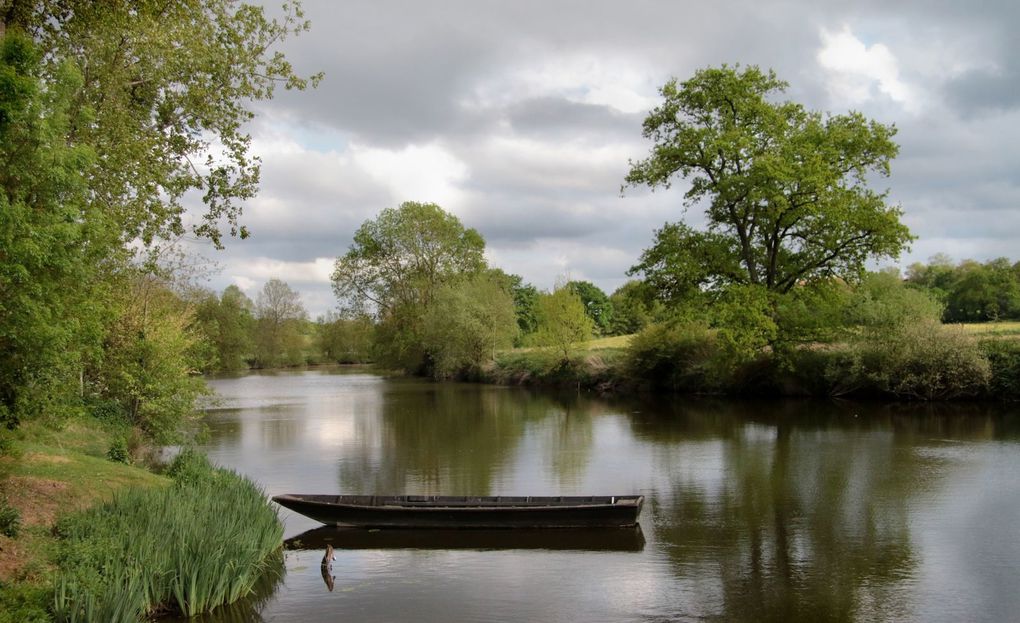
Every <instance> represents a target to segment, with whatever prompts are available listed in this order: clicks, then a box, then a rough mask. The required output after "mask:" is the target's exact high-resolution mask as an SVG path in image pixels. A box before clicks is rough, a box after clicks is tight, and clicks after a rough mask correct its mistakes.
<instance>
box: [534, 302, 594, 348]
mask: <svg viewBox="0 0 1020 623" xmlns="http://www.w3.org/2000/svg"><path fill="white" fill-rule="evenodd" d="M593 328H594V323H593V322H592V319H591V317H589V316H588V314H587V313H586V312H585V309H584V303H583V302H582V301H581V297H579V296H578V295H577V293H576V292H574V291H573V290H572V289H570V288H569V287H567V286H566V285H558V286H557V287H556V288H555V289H554V290H553V291H552V292H550V293H548V294H542V295H540V296H539V297H538V331H537V332H536V333H535V340H536V342H537V343H538V344H539V345H541V346H551V347H552V348H553V349H555V350H556V351H557V352H558V353H559V354H560V355H562V356H563V359H567V358H568V357H570V347H571V345H573V344H574V343H576V342H583V341H585V340H590V339H591V337H592V330H593Z"/></svg>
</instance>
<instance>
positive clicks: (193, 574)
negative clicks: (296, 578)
mask: <svg viewBox="0 0 1020 623" xmlns="http://www.w3.org/2000/svg"><path fill="white" fill-rule="evenodd" d="M182 465H186V469H177V470H176V474H175V470H174V469H171V472H170V473H171V475H177V474H181V475H183V474H186V475H187V476H186V477H184V478H178V479H177V480H175V485H174V486H172V487H165V488H161V489H140V490H129V491H127V492H125V493H122V494H120V495H118V496H116V497H115V498H114V500H113V501H111V502H110V503H108V504H104V505H102V506H99V507H97V508H93V509H90V510H88V511H84V512H82V513H78V514H75V515H73V516H70V517H68V518H66V519H65V520H63V521H61V522H60V523H59V524H58V532H59V534H60V536H61V537H63V543H62V546H61V550H60V551H61V556H60V558H61V560H60V573H59V576H58V578H57V582H56V591H55V596H54V606H53V610H54V614H55V617H56V619H57V620H58V621H68V622H77V621H137V620H138V619H139V618H142V617H144V616H146V615H148V614H152V613H155V612H160V611H176V612H180V613H181V614H184V615H186V616H194V615H196V614H199V613H202V612H208V611H209V610H212V609H213V608H215V607H217V606H220V605H223V604H229V603H232V602H234V601H237V600H238V599H240V598H241V597H244V596H246V595H248V594H250V593H251V592H252V589H253V586H255V584H256V583H257V582H258V581H259V579H260V578H262V577H263V576H264V575H265V574H266V573H267V572H269V573H273V572H275V573H279V566H280V562H279V561H280V557H279V556H274V555H273V554H274V553H277V552H278V550H279V549H280V547H281V543H282V537H283V528H282V526H281V524H280V521H279V518H278V516H277V511H276V509H275V508H274V507H273V506H272V505H271V504H270V503H269V501H268V499H267V498H266V496H265V494H264V493H263V492H262V490H261V489H259V488H258V487H257V486H256V485H255V484H254V483H252V482H251V481H250V480H248V479H246V478H244V477H241V476H239V475H237V474H235V473H234V472H231V471H227V470H223V469H215V468H213V467H211V466H210V465H209V464H208V462H207V461H206V460H205V459H204V457H200V456H199V457H198V458H196V455H194V454H190V455H185V456H183V457H181V458H179V459H178V467H180V466H182Z"/></svg>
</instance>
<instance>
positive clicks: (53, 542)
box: [0, 419, 170, 623]
mask: <svg viewBox="0 0 1020 623" xmlns="http://www.w3.org/2000/svg"><path fill="white" fill-rule="evenodd" d="M5 435H6V437H5V439H6V442H5V450H4V452H3V455H2V456H0V503H4V502H6V504H7V505H9V506H8V507H9V508H12V509H14V511H15V512H16V517H17V520H18V526H17V530H16V537H13V538H12V537H11V536H7V535H0V622H3V623H7V622H8V621H10V622H12V623H14V622H18V623H21V622H24V621H48V620H50V615H49V608H50V605H51V604H52V602H53V576H54V574H55V573H56V571H57V568H58V564H57V563H58V561H59V559H60V551H59V539H58V538H57V537H56V536H55V535H54V531H53V529H54V527H55V526H56V523H57V521H58V519H59V518H61V517H62V516H65V515H68V514H70V513H73V512H76V511H82V510H85V509H88V508H93V507H95V506H96V505H98V504H101V503H104V502H108V501H109V500H111V499H112V498H113V496H114V494H116V493H117V492H120V491H124V490H126V489H129V488H142V489H148V488H159V487H165V486H167V485H168V484H169V483H170V480H169V479H168V478H166V477H164V476H160V475H157V474H154V473H152V472H151V471H149V470H147V469H144V468H141V467H135V466H131V465H126V464H124V463H120V462H115V461H111V460H110V459H108V458H107V453H108V452H109V449H110V448H111V447H112V446H113V445H114V442H115V440H116V439H117V438H119V434H118V433H115V432H113V430H112V429H110V428H108V427H107V426H105V425H104V424H103V423H102V422H99V421H96V420H93V419H82V420H76V421H70V422H67V423H66V424H64V425H63V426H61V427H59V428H51V427H48V426H45V425H42V424H40V423H25V424H24V425H23V426H22V427H21V428H20V429H18V430H17V431H13V432H10V433H5Z"/></svg>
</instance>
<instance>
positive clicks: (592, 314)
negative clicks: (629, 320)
mask: <svg viewBox="0 0 1020 623" xmlns="http://www.w3.org/2000/svg"><path fill="white" fill-rule="evenodd" d="M567 287H568V288H570V289H571V290H573V291H574V293H575V294H577V296H578V297H579V298H580V299H581V304H582V305H584V313H586V314H588V317H589V318H591V321H592V326H593V327H594V330H595V332H596V333H598V334H599V335H609V334H610V332H611V331H612V324H613V303H612V301H610V300H609V297H608V296H606V293H605V292H603V291H602V289H601V288H599V287H598V286H597V285H595V284H594V283H592V282H590V281H568V282H567Z"/></svg>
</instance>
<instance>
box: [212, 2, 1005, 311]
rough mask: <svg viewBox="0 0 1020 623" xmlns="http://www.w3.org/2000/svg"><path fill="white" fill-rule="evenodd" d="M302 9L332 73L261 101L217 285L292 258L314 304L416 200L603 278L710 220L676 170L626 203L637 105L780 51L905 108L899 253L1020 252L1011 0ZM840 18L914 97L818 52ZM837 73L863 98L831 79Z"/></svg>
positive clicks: (544, 280)
mask: <svg viewBox="0 0 1020 623" xmlns="http://www.w3.org/2000/svg"><path fill="white" fill-rule="evenodd" d="M274 2H278V0H274ZM267 4H272V3H267ZM304 5H305V9H306V13H307V16H308V18H309V19H310V20H311V21H312V30H311V32H309V33H306V34H304V35H302V36H301V37H298V38H296V39H293V40H289V41H287V42H286V44H285V46H284V48H283V51H284V52H285V53H286V54H287V55H288V58H289V59H290V60H291V61H292V62H293V63H294V65H295V66H296V67H297V68H298V70H299V71H302V72H306V73H311V72H314V71H319V70H323V71H325V73H326V79H325V80H324V81H323V83H322V85H321V86H320V88H319V89H317V90H314V91H305V92H297V93H289V92H288V93H281V94H280V95H279V96H278V98H277V99H275V100H274V101H272V102H268V103H265V104H262V105H260V111H261V113H262V115H261V117H260V122H259V123H257V124H256V125H253V126H252V129H253V132H254V133H255V135H256V146H257V147H259V146H260V141H261V148H262V149H264V151H262V152H261V153H262V156H263V161H264V165H263V181H262V192H261V193H260V196H259V197H258V198H257V199H256V200H254V201H252V202H250V204H249V205H248V207H247V209H246V214H245V217H244V222H245V223H246V224H247V225H248V227H249V228H251V229H252V231H253V232H254V237H253V238H252V239H251V240H248V241H244V242H236V243H233V244H231V245H230V246H229V248H228V251H227V252H225V253H224V254H215V255H214V257H217V259H218V261H220V262H221V263H222V264H224V266H225V268H224V271H223V274H222V275H220V276H219V277H217V281H216V283H215V284H214V285H215V286H216V287H222V285H225V284H226V283H228V282H229V281H230V280H231V279H236V278H240V279H242V280H250V281H258V280H260V279H263V275H265V274H267V273H268V272H269V271H272V270H277V269H279V270H280V271H281V272H282V273H286V274H287V275H289V277H290V279H291V280H292V281H294V284H292V285H296V284H297V283H300V284H301V285H300V287H299V288H298V289H299V290H300V291H301V292H302V294H303V295H304V296H306V298H307V300H306V304H308V305H309V307H310V308H311V310H312V312H313V313H321V312H322V311H325V309H327V308H328V307H330V306H331V305H332V302H331V295H330V294H329V287H328V283H324V282H323V280H322V262H321V261H320V262H319V264H315V262H316V259H317V258H334V257H336V256H337V255H339V254H342V253H343V252H345V251H346V249H347V245H348V244H350V239H351V235H352V234H353V232H354V230H355V229H356V228H357V227H358V226H360V225H361V223H362V222H363V221H364V220H366V219H368V218H372V217H373V216H374V215H375V214H376V213H378V211H379V210H381V209H383V208H387V207H394V206H396V205H398V204H399V203H400V201H403V200H408V199H412V200H420V201H438V202H440V203H441V204H443V205H444V207H446V208H447V209H450V210H451V211H453V212H454V213H456V214H457V215H458V216H460V217H461V219H462V220H463V221H464V223H465V224H467V225H469V226H472V227H475V228H477V229H478V230H479V231H480V232H481V233H482V234H483V235H484V236H485V237H486V239H487V241H488V244H489V248H490V255H491V256H492V257H493V259H494V261H496V262H497V264H499V265H500V266H501V267H502V268H504V269H505V270H508V271H510V272H517V273H520V274H522V275H523V276H524V277H525V278H526V279H528V280H531V281H533V282H535V284H536V285H538V286H539V287H549V286H551V285H552V284H553V282H554V280H555V278H556V276H557V275H559V274H561V273H563V272H568V273H570V274H571V275H573V276H575V277H578V278H586V279H590V280H592V281H594V282H596V283H597V284H598V285H600V286H601V287H603V288H604V289H606V290H607V291H609V290H611V289H613V288H615V287H616V286H618V285H619V284H620V283H622V282H623V281H624V280H625V279H626V276H625V274H624V273H625V271H626V269H627V268H628V267H629V266H630V265H632V264H633V263H634V262H635V261H636V259H637V257H638V256H639V255H640V252H641V250H642V249H643V248H644V247H645V246H647V245H648V244H649V243H650V241H651V238H652V231H653V230H654V229H655V228H657V227H660V226H661V225H662V224H663V222H664V221H666V220H678V219H680V218H686V219H688V220H689V221H691V222H695V223H697V222H698V221H700V219H701V217H700V214H699V213H698V211H697V210H696V209H692V210H691V212H690V213H689V214H686V216H685V213H684V211H683V208H682V194H683V182H682V181H678V184H677V187H676V188H674V189H672V190H669V191H666V192H657V193H649V192H647V191H646V190H643V189H629V190H628V191H627V193H626V196H625V197H624V198H620V196H619V188H620V184H621V182H622V179H623V176H624V175H625V174H626V171H627V161H628V159H630V158H642V157H644V155H645V154H647V152H648V149H649V147H650V145H649V144H648V143H647V142H646V141H645V140H644V139H643V138H642V137H641V121H642V119H643V117H644V115H645V111H646V109H647V108H648V107H650V106H652V105H654V103H655V102H656V101H657V88H658V87H659V86H661V84H662V83H663V82H665V81H666V80H667V79H668V78H669V77H671V76H676V77H678V78H680V79H684V78H686V77H688V76H690V75H691V74H692V73H693V72H694V71H695V70H696V69H698V68H701V67H705V66H709V65H719V64H722V63H729V64H733V63H742V64H757V65H760V66H762V67H771V68H774V69H775V70H776V71H777V73H778V74H779V75H780V77H782V78H783V79H785V80H787V81H788V82H789V83H790V89H789V91H788V93H787V96H788V97H789V98H791V99H794V100H796V101H799V102H802V103H804V104H805V105H806V106H808V107H809V108H813V109H821V110H828V111H832V112H834V113H840V112H845V111H846V110H849V109H858V110H861V111H862V112H863V113H864V114H866V115H868V116H869V117H872V118H876V119H878V120H880V121H882V122H885V123H896V124H897V126H898V127H899V128H900V133H899V135H898V137H897V138H898V140H899V142H900V144H901V153H900V156H899V158H898V159H897V160H896V161H895V162H894V163H893V175H892V177H891V178H889V179H888V180H886V179H880V180H878V182H877V184H876V186H878V187H879V188H882V187H885V186H888V187H889V189H890V196H891V198H892V200H894V201H896V202H899V203H900V204H901V205H902V207H903V209H904V211H905V220H906V221H907V223H908V224H909V225H910V226H911V228H912V230H913V231H914V233H915V234H917V235H918V236H919V237H920V238H919V240H918V241H917V242H916V243H915V244H914V247H913V250H912V251H911V252H910V253H909V254H908V255H907V256H906V257H905V258H904V260H903V261H904V262H909V261H913V260H915V259H921V260H923V259H926V258H927V257H928V256H930V255H932V254H933V253H935V252H938V251H946V252H948V253H950V254H952V255H954V256H956V257H964V256H973V257H976V258H978V259H984V258H986V257H989V256H994V255H1003V254H1006V255H1009V254H1011V253H1012V254H1013V255H1017V253H1016V252H1015V251H1010V246H1011V245H1013V244H1015V241H1016V239H1017V236H1018V235H1020V212H1018V211H1017V210H1016V209H1015V208H1016V206H1017V201H1018V200H1020V191H1018V187H1020V170H1018V167H1017V165H1016V164H1015V163H1017V162H1020V153H1018V152H1020V148H1018V147H1017V145H1020V130H1018V129H1017V128H1020V111H1018V110H1017V108H1018V104H1020V87H1018V85H1020V43H1017V41H1016V39H1015V37H1014V36H1013V33H1012V29H1013V27H1014V25H1015V24H1016V23H1018V22H1020V5H1015V3H1012V2H1004V1H1002V2H984V3H979V4H965V3H958V2H952V1H950V0H937V1H935V2H929V1H922V0H909V1H905V2H888V1H887V0H866V1H865V2H858V3H845V2H837V1H836V0H824V1H822V2H807V1H806V0H797V1H794V0H788V1H785V2H770V3H761V2H757V1H752V0H728V1H726V2H721V3H720V2H717V3H700V4H691V3H665V2H658V1H653V0H635V1H634V2H631V3H628V4H627V5H626V6H624V5H622V4H620V3H617V2H608V1H592V0H569V1H567V0H561V1H556V2H547V1H544V2H537V1H536V0H519V1H517V2H512V3H511V2H497V1H478V0H442V1H441V2H433V3H407V2H395V1H386V0H371V1H369V0H357V1H349V2H344V3H334V2H329V1H326V0H315V1H309V0H306V1H305V2H304ZM844 29H846V32H849V33H851V34H852V36H853V37H854V38H855V41H856V42H857V44H859V45H860V46H861V49H862V50H867V51H868V52H869V53H874V55H873V56H872V57H870V60H869V61H868V62H873V61H875V58H879V57H880V58H879V60H883V59H884V60H883V62H885V63H886V64H885V65H883V68H884V70H886V71H893V70H894V71H895V72H896V74H895V76H894V77H893V78H890V77H889V76H888V75H886V76H885V78H886V79H887V80H888V79H894V80H897V81H899V82H898V83H897V86H898V87H899V88H902V89H904V90H906V92H907V93H908V95H909V98H912V99H910V101H909V103H910V104H911V106H907V105H906V104H905V103H904V101H906V100H904V99H903V96H902V95H901V99H900V100H897V99H894V98H893V97H892V96H890V95H889V93H888V91H887V89H888V84H886V85H883V84H882V83H881V81H880V80H879V79H878V78H877V77H876V75H877V74H876V71H877V70H876V69H875V67H874V66H869V65H867V62H865V63H863V64H860V65H859V66H858V65H853V64H852V63H851V64H849V65H847V67H849V68H850V69H848V70H847V71H849V72H850V73H848V74H846V75H838V74H836V73H834V72H833V70H832V69H831V68H829V69H827V68H825V67H823V66H822V65H820V64H819V62H818V60H817V54H818V52H819V50H820V48H821V46H822V43H823V42H822V33H823V32H827V33H841V32H844ZM882 54H885V55H886V56H884V57H883V56H881V55H882ZM857 60H860V59H857ZM890 68H892V69H890ZM853 72H857V73H853ZM869 72H870V73H869ZM840 80H856V81H857V82H856V83H853V84H854V85H856V86H857V87H859V88H860V89H863V91H861V92H863V93H865V94H866V96H865V97H861V98H858V99H853V98H847V97H845V96H844V95H840V94H841V93H845V92H846V89H845V87H846V85H842V86H843V87H844V88H843V90H842V91H840V89H838V88H836V87H839V86H840V83H839V81H840ZM884 89H885V90H884ZM408 150H418V151H417V152H415V153H410V152H408ZM431 178H435V179H434V182H435V183H434V184H430V183H428V181H429V179H431ZM1015 259H1020V257H1018V258H1015ZM274 262H276V263H274ZM258 285H259V286H260V285H261V284H260V283H259V284H258Z"/></svg>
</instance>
